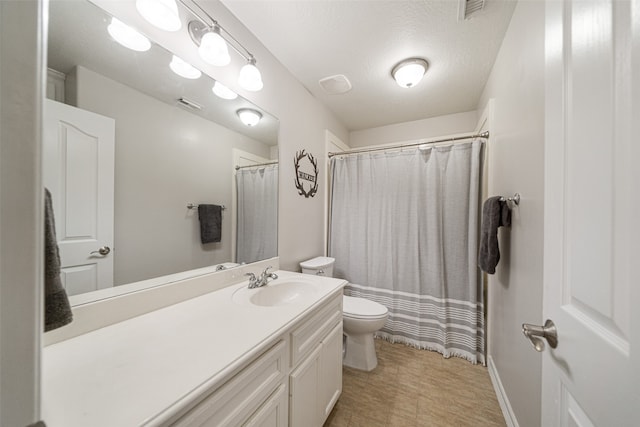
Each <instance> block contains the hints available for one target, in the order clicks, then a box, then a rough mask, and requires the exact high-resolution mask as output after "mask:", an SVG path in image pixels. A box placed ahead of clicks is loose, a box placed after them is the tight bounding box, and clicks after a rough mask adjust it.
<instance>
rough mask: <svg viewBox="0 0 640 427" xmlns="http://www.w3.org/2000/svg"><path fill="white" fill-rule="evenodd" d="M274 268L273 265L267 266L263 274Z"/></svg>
mask: <svg viewBox="0 0 640 427" xmlns="http://www.w3.org/2000/svg"><path fill="white" fill-rule="evenodd" d="M272 268H273V267H272V266H269V267H267V268H265V269H264V271H263V272H262V274H264V275H266V274H267V273H268V272H269V270H271V269H272Z"/></svg>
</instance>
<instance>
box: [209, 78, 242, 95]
mask: <svg viewBox="0 0 640 427" xmlns="http://www.w3.org/2000/svg"><path fill="white" fill-rule="evenodd" d="M211 90H212V91H213V93H215V94H216V96H218V97H220V98H222V99H236V98H237V97H238V94H237V93H235V92H234V91H232V90H231V89H229V88H228V87H226V86H225V85H223V84H222V83H220V82H219V81H216V82H215V83H214V84H213V88H211Z"/></svg>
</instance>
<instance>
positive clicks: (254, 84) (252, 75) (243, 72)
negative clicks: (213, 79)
mask: <svg viewBox="0 0 640 427" xmlns="http://www.w3.org/2000/svg"><path fill="white" fill-rule="evenodd" d="M254 64H255V59H251V60H250V61H249V63H248V64H246V65H245V66H244V67H242V69H240V75H239V76H238V84H239V85H240V86H241V87H242V88H244V89H246V90H249V91H251V92H257V91H259V90H260V89H262V87H263V86H264V85H263V83H262V76H261V75H260V70H258V67H256V66H255V65H254Z"/></svg>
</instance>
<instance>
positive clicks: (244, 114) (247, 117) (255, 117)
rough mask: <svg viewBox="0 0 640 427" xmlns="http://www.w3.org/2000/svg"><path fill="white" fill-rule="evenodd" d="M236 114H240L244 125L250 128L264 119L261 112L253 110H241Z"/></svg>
mask: <svg viewBox="0 0 640 427" xmlns="http://www.w3.org/2000/svg"><path fill="white" fill-rule="evenodd" d="M236 114H238V117H240V120H241V121H242V123H244V124H245V125H247V126H249V127H251V126H255V125H257V124H258V122H259V121H260V119H261V118H262V113H261V112H260V111H256V110H253V109H251V108H241V109H239V110H238V111H236Z"/></svg>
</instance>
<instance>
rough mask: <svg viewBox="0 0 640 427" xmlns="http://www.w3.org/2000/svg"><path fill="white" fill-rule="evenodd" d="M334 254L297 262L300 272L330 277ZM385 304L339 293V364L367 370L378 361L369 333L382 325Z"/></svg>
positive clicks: (384, 316)
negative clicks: (341, 334) (342, 353)
mask: <svg viewBox="0 0 640 427" xmlns="http://www.w3.org/2000/svg"><path fill="white" fill-rule="evenodd" d="M334 262H335V259H334V258H330V257H316V258H313V259H310V260H308V261H304V262H301V263H300V267H301V268H302V272H303V273H305V274H314V275H318V276H327V277H333V263H334ZM388 316H389V311H388V310H387V307H385V306H384V305H382V304H379V303H377V302H375V301H371V300H368V299H366V298H356V297H349V296H346V295H345V296H343V300H342V318H343V332H344V335H345V336H346V337H347V340H346V344H345V346H346V347H345V356H344V359H343V361H342V363H343V365H345V366H348V367H350V368H355V369H360V370H363V371H371V370H373V369H375V367H376V366H377V365H378V358H377V357H376V348H375V345H374V342H373V333H374V332H375V331H377V330H378V329H380V328H382V327H383V326H384V322H385V321H386V320H387V317H388Z"/></svg>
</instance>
